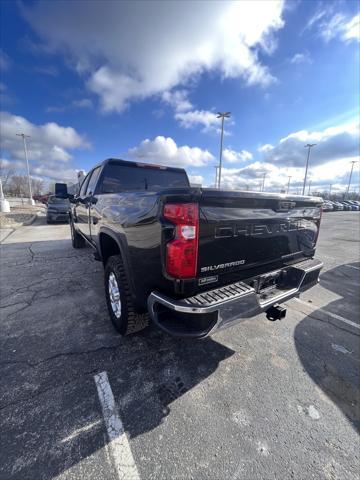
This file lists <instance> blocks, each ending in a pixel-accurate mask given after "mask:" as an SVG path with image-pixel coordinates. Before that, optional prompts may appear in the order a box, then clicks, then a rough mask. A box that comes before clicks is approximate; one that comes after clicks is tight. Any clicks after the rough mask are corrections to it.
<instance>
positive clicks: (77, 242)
mask: <svg viewBox="0 0 360 480" xmlns="http://www.w3.org/2000/svg"><path fill="white" fill-rule="evenodd" d="M70 232H71V243H72V246H73V247H74V248H84V247H85V239H84V237H82V236H81V235H80V233H78V232H77V231H76V229H75V226H74V222H73V221H72V219H71V218H70Z"/></svg>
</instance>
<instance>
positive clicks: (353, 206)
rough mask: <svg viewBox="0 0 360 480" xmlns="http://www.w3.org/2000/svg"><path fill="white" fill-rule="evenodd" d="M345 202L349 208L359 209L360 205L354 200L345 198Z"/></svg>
mask: <svg viewBox="0 0 360 480" xmlns="http://www.w3.org/2000/svg"><path fill="white" fill-rule="evenodd" d="M344 204H345V205H347V206H348V207H349V210H354V211H355V210H358V209H359V208H358V205H356V203H354V202H353V201H352V200H344Z"/></svg>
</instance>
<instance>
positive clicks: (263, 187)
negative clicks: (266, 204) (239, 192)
mask: <svg viewBox="0 0 360 480" xmlns="http://www.w3.org/2000/svg"><path fill="white" fill-rule="evenodd" d="M265 177H266V172H264V173H263V181H262V186H261V191H262V192H263V191H264V189H265Z"/></svg>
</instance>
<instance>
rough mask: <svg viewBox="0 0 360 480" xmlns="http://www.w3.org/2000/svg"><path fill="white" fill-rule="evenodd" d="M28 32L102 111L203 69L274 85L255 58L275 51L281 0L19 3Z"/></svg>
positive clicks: (176, 83) (193, 76)
mask: <svg viewBox="0 0 360 480" xmlns="http://www.w3.org/2000/svg"><path fill="white" fill-rule="evenodd" d="M22 11H23V14H24V16H25V17H26V19H27V20H28V21H29V22H30V24H31V25H32V27H33V28H34V29H35V30H36V32H37V33H38V34H39V35H40V37H41V38H42V39H43V41H44V42H45V43H46V45H47V50H48V51H52V52H61V53H63V54H64V55H66V57H67V58H68V59H69V60H70V61H71V62H72V64H73V66H74V68H75V69H76V70H77V71H78V72H79V73H80V74H81V75H83V76H84V78H85V81H86V83H87V85H88V87H89V88H90V90H92V91H93V92H95V93H96V94H97V95H99V97H100V99H101V105H102V108H103V110H104V111H119V112H121V111H122V110H123V109H124V108H126V106H127V105H128V103H129V102H130V101H131V100H135V99H142V98H145V97H149V96H152V95H158V94H162V93H163V92H167V91H171V90H172V89H174V88H176V87H179V86H183V85H184V84H186V83H187V82H189V81H190V80H191V81H194V79H195V80H196V78H198V76H199V75H201V74H202V73H203V72H205V71H208V72H209V71H211V72H216V73H218V74H219V75H221V76H222V77H223V78H242V79H243V81H244V83H245V84H247V85H262V86H264V85H268V84H270V83H271V82H273V81H274V80H275V79H274V77H273V76H272V74H271V73H270V71H269V70H268V68H267V67H266V66H265V65H264V64H263V63H262V62H261V60H260V59H259V55H258V53H259V52H260V51H262V52H264V53H266V54H271V53H272V52H273V51H274V49H275V48H276V41H275V37H274V35H275V33H276V31H277V30H279V29H280V28H282V27H283V25H284V22H283V20H282V12H283V1H282V0H278V1H268V0H259V1H256V2H254V1H252V0H243V1H240V2H239V1H231V2H222V1H208V2H115V1H113V2H101V1H91V2H88V3H87V5H86V12H84V4H83V2H80V1H72V2H66V5H65V4H64V2H61V1H58V2H38V3H35V4H31V5H29V4H27V5H22Z"/></svg>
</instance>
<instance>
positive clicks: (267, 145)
mask: <svg viewBox="0 0 360 480" xmlns="http://www.w3.org/2000/svg"><path fill="white" fill-rule="evenodd" d="M273 148H274V146H273V145H271V143H265V145H261V147H259V148H258V151H259V152H262V153H264V152H270V151H271V150H272V149H273Z"/></svg>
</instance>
